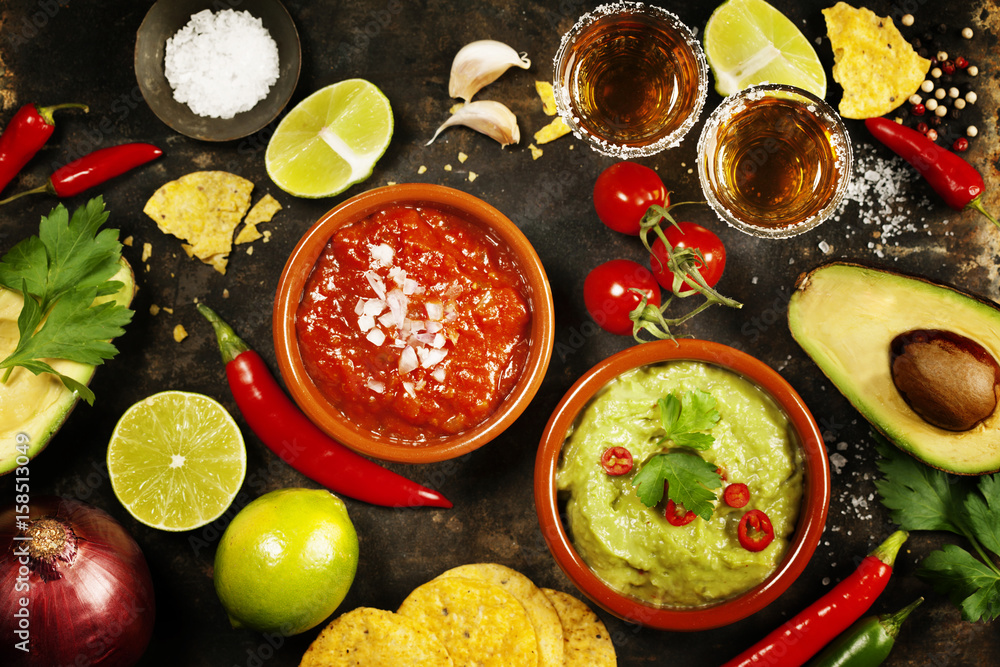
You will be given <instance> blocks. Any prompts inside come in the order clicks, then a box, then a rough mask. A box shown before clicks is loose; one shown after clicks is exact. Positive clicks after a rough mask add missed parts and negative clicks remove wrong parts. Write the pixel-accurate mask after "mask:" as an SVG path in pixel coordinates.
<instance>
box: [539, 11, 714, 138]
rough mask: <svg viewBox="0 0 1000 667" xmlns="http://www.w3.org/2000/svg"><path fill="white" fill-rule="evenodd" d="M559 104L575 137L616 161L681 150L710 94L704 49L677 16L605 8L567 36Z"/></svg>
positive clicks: (557, 80)
mask: <svg viewBox="0 0 1000 667" xmlns="http://www.w3.org/2000/svg"><path fill="white" fill-rule="evenodd" d="M554 87H555V92H556V104H557V106H558V108H559V112H560V115H561V116H562V118H563V120H565V121H566V123H567V124H568V125H569V126H570V128H572V129H573V131H574V133H575V134H576V135H577V136H578V137H581V138H583V139H586V140H587V141H588V142H589V143H590V144H591V146H592V147H594V148H595V149H596V150H598V151H600V152H602V153H605V154H608V155H613V156H615V157H640V156H644V155H652V154H654V153H657V152H659V151H661V150H663V149H665V148H670V147H672V146H675V145H677V144H678V143H680V141H681V139H682V138H683V137H684V135H685V134H686V133H687V132H688V130H690V129H691V126H693V125H694V123H695V122H696V121H697V120H698V116H699V114H700V113H701V109H702V106H703V105H704V102H705V95H706V93H707V90H708V71H707V66H706V64H705V56H704V54H703V52H702V50H701V45H700V44H699V43H698V40H697V39H695V38H694V36H693V35H692V34H691V31H690V30H688V28H687V27H686V26H685V25H684V24H683V23H681V22H680V21H679V20H678V19H677V17H676V16H674V15H673V14H671V13H670V12H668V11H666V10H663V9H660V8H659V7H652V6H649V5H644V4H641V3H635V2H616V3H612V4H607V5H601V6H600V7H598V8H596V9H595V10H593V11H592V12H589V13H588V14H585V15H584V16H583V17H581V18H580V20H579V21H577V23H576V25H574V26H573V28H572V29H571V30H570V31H569V32H568V33H566V34H565V35H564V36H563V38H562V42H561V43H560V45H559V50H558V52H557V53H556V57H555V73H554Z"/></svg>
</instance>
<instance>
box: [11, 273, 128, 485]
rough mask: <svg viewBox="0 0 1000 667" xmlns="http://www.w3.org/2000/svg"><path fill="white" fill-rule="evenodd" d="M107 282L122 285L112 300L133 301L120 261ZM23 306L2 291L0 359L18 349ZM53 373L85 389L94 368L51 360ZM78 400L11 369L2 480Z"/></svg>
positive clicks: (45, 380)
mask: <svg viewBox="0 0 1000 667" xmlns="http://www.w3.org/2000/svg"><path fill="white" fill-rule="evenodd" d="M111 280H117V281H120V282H121V283H122V286H121V289H119V290H118V292H116V293H115V294H113V295H111V296H109V297H104V300H109V299H114V300H115V301H116V302H118V303H119V304H121V305H123V306H128V305H129V304H130V303H132V297H133V296H134V295H135V274H134V273H133V272H132V267H131V266H130V265H129V263H128V262H127V261H126V260H125V258H124V257H123V258H122V259H121V268H119V270H118V273H116V274H115V275H114V276H112V278H111ZM23 303H24V300H23V297H22V296H21V294H20V292H14V291H12V290H8V289H4V288H0V358H4V357H6V356H7V355H8V354H10V353H11V352H12V351H13V350H14V347H15V346H16V345H17V339H18V330H17V316H18V314H19V313H20V312H21V306H22V304H23ZM49 362H50V363H51V365H52V367H53V368H55V369H56V370H58V371H59V372H60V373H63V374H65V375H68V376H70V377H72V378H73V379H75V380H77V381H78V382H81V383H83V384H85V385H86V384H90V381H91V379H93V377H94V372H95V371H96V370H97V367H96V366H88V365H87V364H80V363H76V362H73V361H65V360H62V359H57V360H49ZM78 400H79V397H78V396H77V395H76V394H75V393H73V392H72V391H70V390H69V389H67V388H66V387H65V386H64V385H63V383H62V381H60V380H59V378H57V377H56V376H54V375H51V374H48V373H42V374H41V375H34V374H33V373H31V371H28V370H26V369H24V368H15V369H14V370H13V371H12V372H11V374H10V377H9V378H8V379H7V382H5V383H0V475H5V474H7V473H9V472H10V471H12V470H14V469H15V468H16V467H18V465H19V464H18V461H19V460H20V463H21V464H23V463H24V458H22V457H25V456H26V457H27V458H28V459H29V460H30V459H33V458H34V457H35V456H37V455H38V453H39V452H41V451H42V450H43V449H45V446H46V445H48V444H49V441H50V440H51V439H52V436H53V435H55V433H56V431H58V430H59V428H60V427H61V426H62V425H63V423H65V421H66V419H67V418H68V417H69V414H70V412H72V410H73V408H74V407H75V406H76V403H77V401H78Z"/></svg>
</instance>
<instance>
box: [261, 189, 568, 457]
mask: <svg viewBox="0 0 1000 667" xmlns="http://www.w3.org/2000/svg"><path fill="white" fill-rule="evenodd" d="M273 317H274V319H273V328H274V342H275V349H276V353H277V358H278V366H279V368H280V370H281V375H282V378H283V379H284V382H285V385H286V386H287V387H288V390H289V392H290V393H291V394H292V397H293V398H294V399H295V401H296V402H297V403H298V404H299V406H300V407H301V408H302V409H303V410H304V411H305V413H306V414H307V415H308V416H309V417H310V418H311V419H312V420H313V421H314V422H315V423H316V424H317V425H318V426H319V427H320V428H322V429H323V430H324V431H326V433H328V434H329V435H330V436H331V437H333V438H334V439H336V440H339V441H340V442H342V443H344V444H345V445H347V446H349V447H351V448H353V449H355V450H357V451H359V452H361V453H363V454H367V455H370V456H372V457H375V458H378V459H383V460H387V461H399V462H406V463H428V462H434V461H443V460H446V459H451V458H454V457H457V456H460V455H462V454H466V453H468V452H471V451H473V450H475V449H477V448H478V447H481V446H482V445H484V444H486V443H487V442H489V441H491V440H493V439H494V438H496V437H497V436H498V435H499V434H500V433H502V432H503V431H504V429H506V428H507V427H508V426H510V425H511V424H512V423H513V422H514V420H515V419H517V417H518V416H519V415H520V414H521V413H522V412H523V411H524V409H525V408H526V407H527V405H528V403H529V402H530V401H531V399H532V398H533V397H534V395H535V393H536V391H537V390H538V387H539V385H540V384H541V382H542V379H543V377H544V375H545V371H546V369H547V368H548V364H549V360H550V359H551V356H552V344H553V326H554V325H553V306H552V293H551V289H550V287H549V283H548V279H547V277H546V275H545V270H544V268H543V267H542V263H541V261H540V260H539V258H538V255H537V254H536V253H535V250H534V248H533V247H532V245H531V243H530V242H529V241H528V239H527V238H526V237H525V236H524V234H523V233H522V232H521V231H520V229H518V227H517V226H516V225H515V224H514V223H513V222H511V221H510V220H509V219H508V218H507V217H505V216H504V215H503V214H502V213H500V212H499V211H498V210H497V209H495V208H494V207H492V206H490V205H489V204H487V203H486V202H484V201H482V200H481V199H478V198H476V197H473V196H472V195H469V194H467V193H465V192H462V191H459V190H455V189H452V188H447V187H443V186H439V185H429V184H421V183H408V184H400V185H392V186H387V187H382V188H377V189H374V190H370V191H368V192H365V193H362V194H360V195H358V196H356V197H354V198H352V199H349V200H347V201H346V202H344V203H342V204H341V205H339V206H337V207H335V208H334V209H332V210H331V211H329V212H328V213H327V214H326V215H324V216H323V217H322V218H320V219H319V221H317V222H316V223H315V224H314V225H313V226H312V228H311V229H309V231H308V232H306V234H305V235H304V236H303V237H302V239H301V240H300V241H299V244H298V245H297V246H296V248H295V250H294V251H293V252H292V254H291V256H290V257H289V259H288V261H287V263H286V265H285V269H284V272H283V273H282V276H281V280H280V282H279V284H278V290H277V295H276V299H275V304H274V315H273Z"/></svg>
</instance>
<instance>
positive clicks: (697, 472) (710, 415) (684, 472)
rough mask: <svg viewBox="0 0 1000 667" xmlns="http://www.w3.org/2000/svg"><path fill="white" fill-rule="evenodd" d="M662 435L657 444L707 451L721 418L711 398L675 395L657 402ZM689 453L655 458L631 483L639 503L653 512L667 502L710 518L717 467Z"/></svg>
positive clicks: (696, 392) (699, 394) (694, 393)
mask: <svg viewBox="0 0 1000 667" xmlns="http://www.w3.org/2000/svg"><path fill="white" fill-rule="evenodd" d="M657 406H658V409H659V414H660V422H661V424H662V426H663V435H662V436H661V437H660V439H659V441H658V442H657V443H656V444H657V446H658V447H659V446H666V445H668V444H669V443H673V446H674V447H685V448H688V449H696V450H703V449H708V448H709V447H711V446H712V443H713V442H715V436H713V435H711V434H710V433H704V431H708V430H710V429H711V428H712V427H713V426H715V425H716V424H717V423H718V422H719V419H720V415H719V411H718V410H716V409H715V397H714V396H712V395H711V394H709V393H707V392H704V391H701V390H698V389H694V390H691V391H689V392H685V393H683V394H681V395H680V396H679V397H678V396H676V395H674V394H673V393H670V394H667V396H666V397H664V398H661V399H660V400H659V401H657ZM692 454H693V453H689V452H685V451H677V450H674V451H666V452H658V453H656V454H653V456H652V457H650V458H649V459H648V460H647V461H646V462H645V464H644V465H643V466H642V469H641V470H640V471H639V472H638V473H636V475H635V477H634V478H633V479H632V485H633V486H635V487H636V493H637V494H638V496H639V499H640V500H641V501H642V503H643V504H644V505H646V506H647V507H653V506H654V505H656V504H657V503H659V502H660V501H661V500H663V495H664V491H666V494H667V497H668V498H669V499H670V500H673V501H674V502H675V503H677V504H679V505H683V506H684V507H685V508H686V509H688V510H690V511H692V512H694V513H695V514H697V515H698V516H700V517H701V518H703V519H706V520H707V519H710V518H711V517H712V509H713V505H712V503H713V502H714V501H715V500H716V495H715V493H714V492H713V491H712V489H717V488H719V487H720V486H722V480H721V478H720V477H719V473H718V472H717V470H716V466H715V465H714V464H712V463H709V462H708V461H706V460H705V459H703V458H701V457H700V456H697V455H692Z"/></svg>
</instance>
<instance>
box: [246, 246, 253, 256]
mask: <svg viewBox="0 0 1000 667" xmlns="http://www.w3.org/2000/svg"><path fill="white" fill-rule="evenodd" d="M247 254H248V255H252V254H253V246H250V247H249V248H247Z"/></svg>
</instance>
